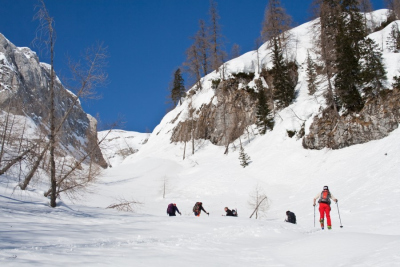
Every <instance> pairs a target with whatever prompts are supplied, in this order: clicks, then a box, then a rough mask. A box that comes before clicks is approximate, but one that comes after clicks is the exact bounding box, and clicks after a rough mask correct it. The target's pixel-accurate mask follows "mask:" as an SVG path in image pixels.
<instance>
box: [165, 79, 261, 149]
mask: <svg viewBox="0 0 400 267" xmlns="http://www.w3.org/2000/svg"><path fill="white" fill-rule="evenodd" d="M248 83H249V80H247V81H246V80H245V79H238V78H231V79H228V80H225V81H221V82H219V84H218V86H217V87H216V88H215V96H214V97H213V98H212V99H211V100H210V102H209V103H208V104H204V105H202V106H201V107H200V108H199V109H190V108H189V109H190V110H189V118H188V119H187V120H185V121H180V122H179V123H178V125H177V126H176V127H175V128H174V131H173V134H172V136H171V141H172V142H185V141H189V140H190V139H191V136H192V131H193V133H194V139H204V140H210V141H211V143H213V144H215V145H227V144H229V143H230V142H232V141H234V140H236V139H237V138H239V137H240V136H241V135H242V134H243V133H244V132H245V130H246V128H247V126H249V125H252V124H254V123H255V122H256V116H255V115H256V104H257V96H256V93H255V92H254V90H252V89H250V88H249V87H246V86H242V89H239V85H247V84H248ZM190 93H191V94H195V93H196V91H194V90H192V91H190ZM189 98H190V94H189V96H188V99H189ZM188 101H190V100H188ZM178 116H179V115H178ZM172 123H173V122H172Z"/></svg>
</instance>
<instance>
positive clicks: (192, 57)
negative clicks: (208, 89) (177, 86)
mask: <svg viewBox="0 0 400 267" xmlns="http://www.w3.org/2000/svg"><path fill="white" fill-rule="evenodd" d="M183 65H184V67H185V72H187V73H188V74H189V76H190V77H191V79H192V80H194V84H196V86H197V89H200V90H201V80H200V79H201V61H200V57H199V54H198V50H197V47H196V45H195V44H192V45H191V46H190V47H189V48H188V49H187V50H186V61H185V63H183Z"/></svg>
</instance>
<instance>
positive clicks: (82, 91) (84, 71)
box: [19, 0, 107, 207]
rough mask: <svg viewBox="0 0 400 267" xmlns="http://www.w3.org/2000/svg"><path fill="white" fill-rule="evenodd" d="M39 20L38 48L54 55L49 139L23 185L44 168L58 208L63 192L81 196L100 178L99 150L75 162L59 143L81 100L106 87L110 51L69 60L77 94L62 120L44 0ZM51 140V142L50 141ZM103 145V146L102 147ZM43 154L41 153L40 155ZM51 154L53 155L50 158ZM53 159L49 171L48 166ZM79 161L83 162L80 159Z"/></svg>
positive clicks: (42, 141)
mask: <svg viewBox="0 0 400 267" xmlns="http://www.w3.org/2000/svg"><path fill="white" fill-rule="evenodd" d="M35 19H37V20H38V21H39V28H38V30H37V37H36V39H35V41H36V44H38V45H44V46H45V49H47V50H48V51H49V55H50V69H49V74H48V75H49V81H48V87H49V98H50V105H49V115H48V124H49V131H48V133H47V132H46V134H42V133H40V135H43V136H45V137H40V138H39V140H38V141H37V143H36V145H35V146H34V147H35V149H36V148H37V151H35V152H36V153H35V155H34V158H33V160H32V163H31V164H30V166H28V167H27V168H28V172H27V174H26V175H25V178H24V180H23V181H21V183H20V184H19V186H20V188H21V189H22V190H25V189H26V188H27V186H28V185H29V183H30V181H31V179H32V178H33V176H34V175H35V173H36V172H37V170H38V169H39V168H40V166H42V168H44V171H47V170H48V171H49V176H50V189H49V190H48V191H47V192H46V193H45V195H46V196H48V195H49V196H50V206H51V207H56V199H57V197H58V196H59V194H60V193H61V192H65V193H66V194H67V195H69V196H71V195H73V194H75V193H77V192H78V189H84V187H85V186H86V185H87V184H88V183H90V182H92V181H93V180H94V178H95V177H96V176H97V175H98V174H99V172H98V170H99V169H98V168H97V167H95V168H92V163H93V161H94V158H95V157H96V155H95V152H94V151H95V149H96V148H97V146H95V145H93V146H89V147H88V151H87V152H85V153H78V154H79V155H75V156H76V158H75V159H74V160H73V161H74V162H71V161H70V160H68V159H66V157H62V156H57V157H56V154H62V153H59V152H56V149H60V144H59V142H58V138H59V136H60V135H61V134H62V133H63V124H64V123H65V122H66V120H67V118H68V117H69V115H70V114H71V112H72V110H73V109H74V108H75V107H76V105H78V104H79V101H80V99H79V98H80V97H82V98H96V93H95V91H94V88H95V87H97V86H99V85H100V84H104V82H105V81H106V79H107V74H106V73H105V72H104V71H103V69H104V67H105V66H106V62H105V59H106V58H107V52H106V48H105V47H104V46H103V45H102V44H98V45H97V46H94V47H92V48H89V49H87V50H86V51H85V54H84V61H85V62H84V63H83V64H82V63H81V62H76V63H73V62H72V61H71V60H69V68H70V71H71V73H72V76H73V77H72V79H71V80H72V81H73V82H74V83H75V85H76V86H77V87H76V90H75V95H74V97H73V98H72V101H71V102H70V103H69V104H68V108H67V109H66V110H65V111H64V112H63V113H62V114H61V117H56V105H55V98H56V90H55V89H56V88H55V79H56V75H55V71H54V44H55V30H54V19H53V18H52V17H51V16H50V14H49V12H48V10H47V8H46V5H45V3H44V0H41V1H40V4H39V10H38V12H37V13H36V15H35ZM46 137H47V138H46ZM98 144H99V143H98ZM40 150H41V151H40ZM48 154H49V155H48ZM47 156H49V164H48V165H49V167H46V166H48V165H47V164H45V161H47ZM78 157H79V158H78ZM83 163H88V164H89V167H88V168H87V170H88V173H84V171H81V170H82V168H81V167H82V164H83Z"/></svg>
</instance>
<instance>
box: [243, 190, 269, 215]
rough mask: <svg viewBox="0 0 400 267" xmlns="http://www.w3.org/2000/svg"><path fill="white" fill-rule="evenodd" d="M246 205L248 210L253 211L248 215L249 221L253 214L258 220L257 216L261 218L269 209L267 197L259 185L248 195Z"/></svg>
mask: <svg viewBox="0 0 400 267" xmlns="http://www.w3.org/2000/svg"><path fill="white" fill-rule="evenodd" d="M248 204H249V206H250V208H252V209H254V211H253V213H252V214H251V215H250V219H251V217H253V215H254V214H255V215H256V219H258V216H262V215H264V214H265V212H267V210H268V208H269V201H268V197H267V195H266V194H265V193H264V191H263V190H262V188H261V187H260V186H259V185H257V186H256V187H255V188H254V190H253V192H251V193H250V199H249V201H248Z"/></svg>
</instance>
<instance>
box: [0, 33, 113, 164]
mask: <svg viewBox="0 0 400 267" xmlns="http://www.w3.org/2000/svg"><path fill="white" fill-rule="evenodd" d="M49 77H50V66H49V65H48V64H45V63H40V62H39V58H38V56H37V55H36V53H35V52H33V51H32V50H30V49H29V48H20V47H16V46H15V45H13V44H12V43H11V42H10V41H8V40H7V39H6V38H5V37H4V36H3V35H2V34H0V109H3V110H4V109H6V108H7V109H8V108H9V107H10V111H11V112H12V113H14V114H16V115H24V116H29V117H30V118H32V119H33V121H35V123H36V124H37V125H40V126H41V127H42V128H43V129H46V128H48V116H49V113H50V112H49V104H50V94H49V90H48V87H49V83H50V79H49ZM55 95H56V97H55V103H56V119H58V120H60V119H61V118H62V117H63V116H64V114H65V112H66V111H67V110H68V109H69V108H70V107H71V106H72V105H73V102H74V99H75V98H76V96H75V95H74V94H73V93H71V92H70V91H68V90H67V89H65V88H64V86H63V85H62V84H61V81H60V80H59V79H58V78H56V80H55ZM59 142H60V143H61V144H62V145H63V147H64V150H65V152H67V153H70V154H74V153H78V151H81V152H84V153H87V152H89V151H92V155H93V156H92V157H93V158H94V160H95V162H97V163H98V164H99V165H100V166H102V167H106V166H107V163H106V162H105V160H104V158H103V156H102V154H101V151H100V148H99V147H98V145H97V121H96V120H95V119H94V118H93V117H91V116H90V115H88V114H86V113H85V112H84V111H83V109H82V107H81V106H80V104H79V103H78V104H76V105H75V106H74V107H73V109H72V112H71V113H70V114H69V116H68V118H67V120H66V121H65V122H64V124H63V125H62V134H61V135H60V136H59Z"/></svg>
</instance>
